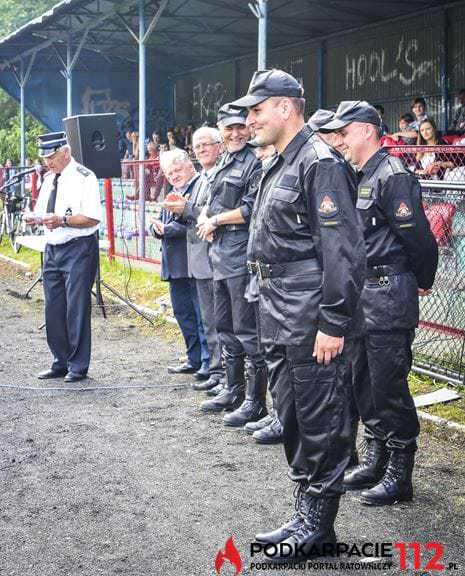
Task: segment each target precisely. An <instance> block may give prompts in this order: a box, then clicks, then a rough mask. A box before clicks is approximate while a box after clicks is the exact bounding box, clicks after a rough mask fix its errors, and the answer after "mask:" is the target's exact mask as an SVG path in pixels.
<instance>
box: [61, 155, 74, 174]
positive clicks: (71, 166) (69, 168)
mask: <svg viewBox="0 0 465 576" xmlns="http://www.w3.org/2000/svg"><path fill="white" fill-rule="evenodd" d="M76 166H77V162H76V160H75V159H74V158H71V160H70V161H69V164H67V166H66V168H63V171H62V172H61V176H63V174H70V173H71V172H72V171H73V170H75V169H76Z"/></svg>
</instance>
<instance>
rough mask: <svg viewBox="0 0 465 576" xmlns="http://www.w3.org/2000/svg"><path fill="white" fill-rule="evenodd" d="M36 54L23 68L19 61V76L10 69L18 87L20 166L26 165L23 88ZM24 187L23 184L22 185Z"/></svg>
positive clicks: (23, 63) (21, 61)
mask: <svg viewBox="0 0 465 576" xmlns="http://www.w3.org/2000/svg"><path fill="white" fill-rule="evenodd" d="M36 55H37V52H33V53H32V55H31V58H30V59H29V63H28V65H27V66H25V62H24V59H23V58H21V59H20V61H19V74H18V72H17V70H16V69H15V68H13V67H12V68H11V70H12V72H13V75H14V77H15V78H16V82H17V83H18V85H19V123H20V134H19V150H20V153H19V155H20V164H21V166H24V165H25V164H26V103H25V88H26V84H27V81H28V80H29V76H30V75H31V70H32V66H33V64H34V60H35V59H36ZM23 185H24V184H23Z"/></svg>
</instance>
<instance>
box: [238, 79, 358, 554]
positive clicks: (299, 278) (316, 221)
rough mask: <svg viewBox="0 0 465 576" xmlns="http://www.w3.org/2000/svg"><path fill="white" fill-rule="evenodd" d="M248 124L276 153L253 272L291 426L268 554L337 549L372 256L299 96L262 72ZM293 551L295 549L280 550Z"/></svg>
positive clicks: (275, 386)
mask: <svg viewBox="0 0 465 576" xmlns="http://www.w3.org/2000/svg"><path fill="white" fill-rule="evenodd" d="M233 105H234V106H238V107H247V108H248V119H247V122H248V124H249V126H250V128H251V130H252V131H253V132H254V134H255V139H256V141H257V142H258V144H259V145H261V146H266V145H269V144H273V145H274V146H275V148H276V150H277V154H276V157H275V158H274V161H273V163H272V164H271V165H270V166H269V167H268V169H267V171H266V172H265V174H264V176H263V178H262V180H261V183H260V188H259V191H258V195H257V200H256V203H255V207H254V212H253V217H252V223H251V233H250V239H249V245H248V257H249V269H250V271H251V272H252V273H253V274H256V275H257V276H258V298H259V324H260V333H261V338H262V342H263V344H264V346H265V350H266V362H267V368H268V376H269V379H270V389H271V393H272V395H273V398H274V400H275V405H276V408H277V412H278V416H279V418H280V420H281V422H282V425H283V441H284V448H285V452H286V457H287V461H288V463H289V475H290V478H291V479H292V480H293V481H294V482H296V483H298V490H297V501H296V510H297V512H296V513H295V514H294V515H293V517H292V518H291V520H290V521H289V522H287V523H286V524H284V525H283V526H281V527H280V528H278V529H276V530H274V531H272V532H268V533H263V534H257V535H256V540H257V541H258V542H262V543H279V542H282V543H286V544H289V545H291V546H292V547H294V546H296V545H299V546H300V552H299V553H298V554H296V556H295V557H297V556H306V557H312V556H315V555H320V554H321V545H322V544H323V543H329V544H335V541H336V535H335V532H334V521H335V518H336V515H337V511H338V507H339V499H340V495H341V493H342V480H343V475H344V470H345V468H346V466H347V463H348V461H349V458H350V429H349V419H348V410H347V408H348V400H347V387H346V386H345V381H344V371H345V363H344V355H343V354H342V352H343V348H344V336H345V335H346V334H347V333H348V331H349V330H350V325H351V320H352V316H353V313H354V311H355V308H356V306H357V302H358V300H359V296H360V292H361V289H362V285H363V279H364V268H365V248H364V243H363V237H362V234H361V232H360V229H359V227H358V226H357V223H356V218H355V208H354V206H353V203H352V200H351V194H352V190H350V186H351V183H350V180H349V179H348V177H347V173H346V169H345V167H344V165H343V162H342V161H341V159H340V158H338V157H336V155H335V154H334V152H333V151H332V150H331V149H330V148H329V147H328V146H327V145H326V144H325V143H324V142H323V141H322V140H321V139H320V138H317V137H315V136H314V135H313V132H312V130H311V128H310V127H309V126H307V125H306V124H305V122H304V106H305V100H304V99H303V89H302V87H301V86H300V84H299V83H298V82H297V81H296V80H295V79H294V78H293V77H292V76H290V75H289V74H287V73H285V72H282V71H280V70H265V71H259V72H256V73H255V74H254V76H253V78H252V81H251V84H250V87H249V92H248V94H247V95H246V96H244V97H243V98H241V99H239V100H238V101H236V102H234V103H233ZM283 550H284V551H287V547H286V546H284V547H283Z"/></svg>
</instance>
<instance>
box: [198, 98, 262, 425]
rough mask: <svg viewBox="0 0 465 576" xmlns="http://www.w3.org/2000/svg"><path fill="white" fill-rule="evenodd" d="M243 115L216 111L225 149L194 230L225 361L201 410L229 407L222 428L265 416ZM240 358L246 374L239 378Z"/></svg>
mask: <svg viewBox="0 0 465 576" xmlns="http://www.w3.org/2000/svg"><path fill="white" fill-rule="evenodd" d="M246 116H247V114H246V113H245V112H244V111H238V110H236V109H231V107H230V106H229V104H225V105H224V106H222V107H221V108H220V110H219V112H218V128H219V130H220V132H221V134H222V137H223V141H224V145H225V149H226V153H225V155H224V158H223V159H222V162H221V163H220V164H219V166H218V168H217V170H216V172H215V174H214V176H213V178H212V180H211V183H210V190H209V192H210V198H209V201H208V203H207V206H206V208H205V209H204V211H203V212H202V214H201V216H200V217H199V220H198V228H199V234H200V236H201V237H202V238H203V239H210V240H212V246H211V251H210V255H211V259H212V266H213V289H214V296H215V298H214V300H215V316H216V322H217V325H216V329H217V332H218V334H219V337H220V341H221V345H222V349H223V357H224V364H225V374H226V384H225V387H224V388H223V389H222V390H221V392H220V393H219V394H218V395H217V396H216V397H215V398H214V399H212V400H206V401H205V402H203V403H202V404H201V410H202V411H204V412H220V411H222V410H234V411H233V412H232V413H231V414H226V415H225V416H224V418H223V422H224V424H225V425H226V426H244V425H245V424H246V423H247V422H251V421H253V420H259V419H261V418H262V417H263V416H264V415H265V414H266V402H265V398H266V387H267V378H266V367H265V359H264V356H263V353H262V351H261V349H260V346H259V339H258V334H257V323H256V318H255V309H254V305H253V304H251V303H250V302H248V301H247V299H246V298H245V289H246V286H247V281H248V272H247V241H248V237H249V222H250V215H251V213H252V207H253V203H254V201H255V194H256V191H257V183H258V179H259V177H260V174H261V163H260V162H259V161H258V159H257V158H256V156H255V153H254V150H253V148H252V147H251V146H250V145H249V144H247V141H248V140H249V138H250V133H249V131H248V129H247V127H246V126H245V119H246ZM244 361H246V365H247V367H246V371H247V377H246V381H247V383H245V382H244Z"/></svg>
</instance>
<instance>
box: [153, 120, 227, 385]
mask: <svg viewBox="0 0 465 576" xmlns="http://www.w3.org/2000/svg"><path fill="white" fill-rule="evenodd" d="M193 148H194V152H195V155H196V158H197V160H198V161H199V164H200V166H201V167H202V172H201V176H200V178H199V179H198V181H197V182H196V184H195V186H194V187H193V189H192V192H191V195H190V197H189V198H187V197H179V199H177V200H176V201H174V202H165V203H164V207H165V209H167V210H170V211H172V212H174V213H176V214H179V215H181V216H182V219H183V221H184V222H186V226H187V236H186V237H187V264H188V270H189V277H192V278H195V283H196V286H197V295H198V298H199V304H200V314H201V316H202V323H203V328H204V331H205V336H206V338H207V344H208V351H209V353H210V366H209V371H210V377H209V379H208V380H206V381H201V382H196V383H195V384H193V386H192V387H193V388H194V390H205V391H206V390H210V389H212V388H214V387H216V386H217V385H218V384H219V383H220V380H221V379H222V377H223V376H224V370H223V367H222V362H221V345H220V341H219V338H218V333H217V331H216V328H215V316H214V306H213V269H212V265H211V259H210V246H211V244H210V243H209V242H206V241H205V240H201V239H200V238H199V236H198V235H197V229H196V225H197V218H198V217H199V215H200V213H201V211H202V208H203V207H204V206H205V204H206V203H207V200H208V197H209V186H210V179H211V178H212V175H213V173H214V172H215V165H216V162H217V160H218V157H219V156H220V155H221V153H222V151H223V144H222V138H221V134H220V132H219V130H217V129H216V128H209V127H206V126H204V127H202V128H199V129H198V130H197V131H196V132H195V133H194V135H193Z"/></svg>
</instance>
